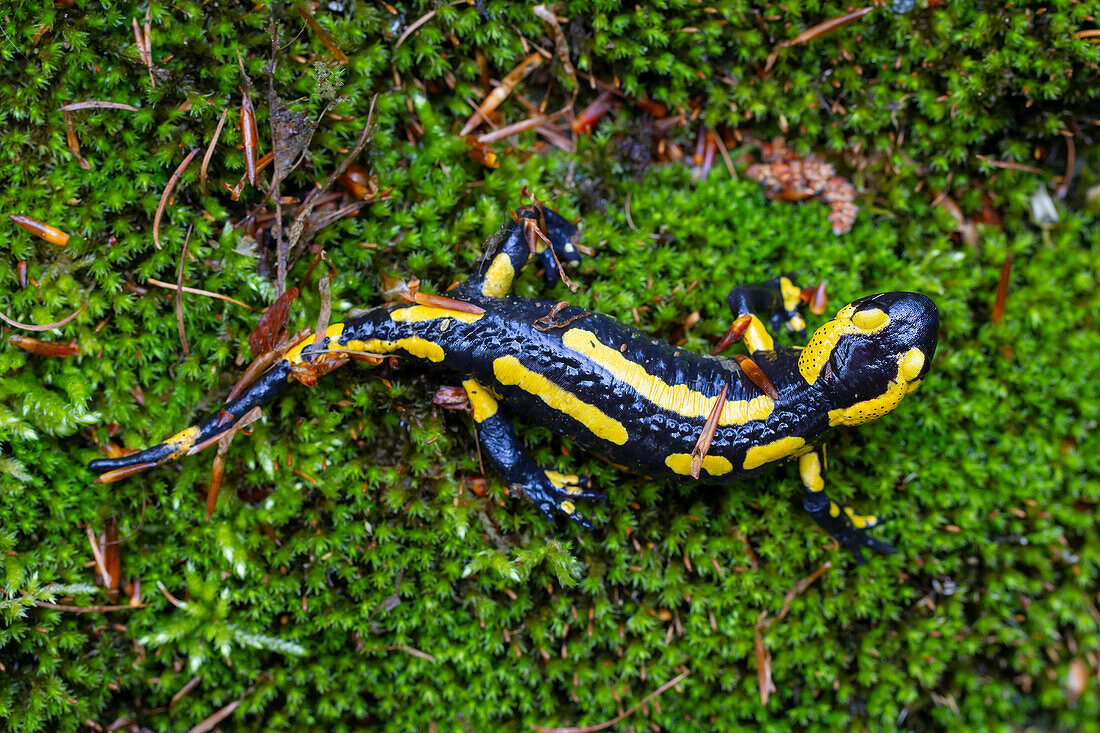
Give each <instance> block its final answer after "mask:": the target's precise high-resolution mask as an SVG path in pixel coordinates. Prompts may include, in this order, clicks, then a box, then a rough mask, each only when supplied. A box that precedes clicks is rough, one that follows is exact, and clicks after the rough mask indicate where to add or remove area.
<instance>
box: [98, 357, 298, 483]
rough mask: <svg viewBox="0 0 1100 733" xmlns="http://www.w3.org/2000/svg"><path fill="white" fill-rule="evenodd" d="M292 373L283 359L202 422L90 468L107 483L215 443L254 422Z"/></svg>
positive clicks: (288, 381)
mask: <svg viewBox="0 0 1100 733" xmlns="http://www.w3.org/2000/svg"><path fill="white" fill-rule="evenodd" d="M290 375H291V364H290V362H288V361H286V360H281V361H279V362H278V363H277V364H276V365H275V366H273V367H272V368H271V369H269V370H268V371H267V372H265V373H264V374H263V375H262V376H260V378H258V379H257V380H256V381H255V382H253V383H252V384H251V385H250V386H249V387H248V388H247V389H245V391H244V393H243V394H241V395H240V396H239V397H237V398H236V399H234V400H232V401H231V402H229V403H227V404H225V405H223V406H222V407H221V408H219V409H218V410H217V412H215V413H214V414H213V415H211V416H210V417H208V418H207V419H206V420H203V421H202V422H200V423H199V424H198V425H192V426H191V427H189V428H187V429H185V430H182V431H180V432H178V433H176V434H175V435H173V436H172V437H171V438H168V439H167V440H165V441H164V442H163V443H160V444H158V445H154V446H153V447H151V448H146V449H145V450H143V451H138V452H137V453H131V454H130V455H128V456H123V457H121V458H102V459H100V460H96V461H92V462H91V463H89V464H88V468H89V469H90V470H91V471H92V472H93V473H96V474H99V478H98V479H96V483H97V484H107V483H111V482H113V481H119V480H121V479H124V478H126V477H127V476H132V475H134V474H135V473H140V472H141V471H144V470H145V469H147V468H152V467H153V466H157V465H160V464H161V463H165V462H167V461H171V460H175V459H177V458H181V457H183V456H185V455H189V454H191V453H196V452H198V451H200V450H202V449H203V448H206V447H208V446H209V445H212V444H213V443H214V442H216V441H217V439H218V438H220V437H221V436H222V435H224V434H225V433H227V432H229V431H231V430H233V429H234V428H238V427H243V425H242V423H244V422H251V421H252V419H254V417H255V416H254V415H252V413H253V411H254V410H256V408H259V407H263V406H264V405H266V404H268V403H269V402H271V401H272V400H274V399H275V397H277V396H278V395H279V394H281V393H282V392H284V391H285V390H286V389H287V388H288V387H290V386H291V385H292V384H293V383H294V382H293V380H292V379H291V376H290Z"/></svg>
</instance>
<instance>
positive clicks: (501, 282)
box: [481, 253, 516, 298]
mask: <svg viewBox="0 0 1100 733" xmlns="http://www.w3.org/2000/svg"><path fill="white" fill-rule="evenodd" d="M515 277H516V269H515V268H514V267H512V259H511V258H510V257H509V256H508V255H506V254H503V253H501V254H498V255H497V256H496V257H494V258H493V261H492V262H491V263H490V264H489V269H488V270H486V271H485V279H484V280H483V281H482V283H481V294H482V295H484V296H486V297H489V298H503V297H504V296H505V295H507V294H508V291H509V290H511V289H512V280H514V279H515Z"/></svg>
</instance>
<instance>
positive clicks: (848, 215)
mask: <svg viewBox="0 0 1100 733" xmlns="http://www.w3.org/2000/svg"><path fill="white" fill-rule="evenodd" d="M829 208H830V209H832V211H830V212H829V216H828V219H829V221H830V222H832V224H833V234H847V233H848V232H850V231H852V225H853V224H855V223H856V215H857V214H858V213H859V207H858V206H856V205H855V204H853V203H852V202H851V201H830V202H829Z"/></svg>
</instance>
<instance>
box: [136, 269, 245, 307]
mask: <svg viewBox="0 0 1100 733" xmlns="http://www.w3.org/2000/svg"><path fill="white" fill-rule="evenodd" d="M145 282H147V283H149V284H150V285H156V286H157V287H158V288H165V289H167V290H175V289H176V285H175V284H174V283H166V282H164V281H163V280H157V279H155V278H152V277H150V278H146V280H145ZM182 290H183V292H185V293H191V294H192V295H205V296H206V297H208V298H217V299H218V300H224V301H226V302H227V303H232V304H233V305H239V306H240V307H242V308H247V309H248V310H255V308H253V307H252V306H250V305H248V304H246V303H242V302H241V301H239V300H236V299H234V298H230V297H229V296H228V295H222V294H221V293H212V292H210V291H209V290H200V289H199V288H189V287H187V286H184V287H183V288H182Z"/></svg>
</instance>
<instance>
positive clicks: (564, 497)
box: [462, 379, 607, 529]
mask: <svg viewBox="0 0 1100 733" xmlns="http://www.w3.org/2000/svg"><path fill="white" fill-rule="evenodd" d="M462 386H463V387H464V388H465V389H466V394H467V396H468V397H469V398H470V404H471V406H472V407H473V414H474V423H475V425H476V428H477V431H478V435H479V436H480V440H481V445H482V447H484V449H485V452H486V453H488V454H489V460H490V461H491V462H492V464H493V468H495V469H496V471H497V474H499V475H500V478H501V480H502V481H504V482H505V483H506V484H508V485H509V486H510V487H511V488H512V489H513V491H518V492H521V493H522V494H523V495H524V496H526V497H527V498H528V499H530V500H531V502H532V503H534V505H535V506H537V507H538V508H539V510H540V511H542V513H543V514H545V515H546V517H547V518H548V519H551V520H552V519H553V518H554V510H555V509H556V510H558V511H560V512H562V513H563V514H565V515H567V516H568V517H569V518H570V519H572V520H573V521H574V522H576V523H577V524H579V525H581V526H582V527H584V528H585V529H592V523H591V522H589V521H588V519H587V518H586V517H585V516H584V515H583V514H581V513H580V512H579V511H577V507H576V504H575V502H576V500H577V499H606V498H607V496H606V494H601V493H599V492H598V491H592V490H591V489H590V483H591V482H590V481H589V479H588V478H587V477H582V476H575V475H573V474H563V473H558V472H557V471H550V470H547V469H543V468H540V467H539V466H538V465H537V464H536V463H535V462H534V461H532V460H531V458H530V457H529V456H528V455H527V453H526V452H525V451H524V450H523V445H522V444H521V443H520V440H519V437H518V436H516V431H515V429H514V428H513V427H512V423H511V421H509V420H508V419H507V418H506V417H504V416H503V415H502V414H501V413H500V410H499V408H498V406H497V401H496V399H495V398H494V397H493V396H492V394H490V393H489V391H488V390H487V389H486V388H485V387H484V386H483V385H482V384H481V383H480V382H478V381H476V380H473V379H467V380H466V381H464V382H463V383H462Z"/></svg>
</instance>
